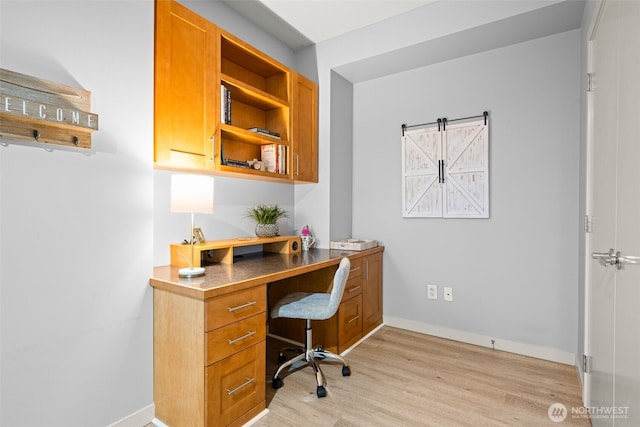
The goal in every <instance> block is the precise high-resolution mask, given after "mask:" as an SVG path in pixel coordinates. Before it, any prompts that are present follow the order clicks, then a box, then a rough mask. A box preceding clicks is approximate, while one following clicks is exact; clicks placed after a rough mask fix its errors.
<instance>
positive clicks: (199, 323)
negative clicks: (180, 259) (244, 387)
mask: <svg viewBox="0 0 640 427" xmlns="http://www.w3.org/2000/svg"><path fill="white" fill-rule="evenodd" d="M204 337H205V334H204V302H203V301H198V300H195V299H192V298H187V297H183V296H180V295H176V294H173V293H170V292H167V291H163V290H160V289H154V291H153V353H154V365H153V382H154V386H153V400H154V402H155V405H156V418H158V419H159V420H160V421H162V422H163V423H165V424H167V425H170V426H172V427H180V426H187V427H198V426H204V422H205V408H204V404H205V396H204V390H205V384H204V378H205V372H204V364H205V362H204V348H205V347H204Z"/></svg>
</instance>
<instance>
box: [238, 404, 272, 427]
mask: <svg viewBox="0 0 640 427" xmlns="http://www.w3.org/2000/svg"><path fill="white" fill-rule="evenodd" d="M268 413H269V410H268V409H267V408H265V409H264V411H262V412H260V413H259V414H258V415H256V416H255V417H253V418H251V419H250V420H249V421H247V422H246V423H244V424H243V425H242V427H249V426H252V425H254V424H255V423H256V421H258V420H259V419H260V418H262V417H264V416H265V415H267V414H268Z"/></svg>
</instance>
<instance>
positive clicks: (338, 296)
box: [271, 258, 351, 397]
mask: <svg viewBox="0 0 640 427" xmlns="http://www.w3.org/2000/svg"><path fill="white" fill-rule="evenodd" d="M350 269H351V263H350V262H349V259H348V258H342V260H341V261H340V265H339V267H338V270H337V271H336V274H335V275H334V276H333V289H332V291H331V293H306V292H295V293H292V294H289V295H287V296H285V297H283V298H282V299H280V300H279V301H278V302H277V303H276V304H275V306H274V307H273V309H272V310H271V317H272V318H274V319H275V318H278V317H286V318H290V319H305V320H306V328H305V331H306V339H305V341H306V342H305V348H300V349H294V350H296V351H298V352H300V354H298V355H297V356H295V357H293V358H291V359H289V360H286V358H285V356H284V351H287V350H290V349H283V350H282V351H281V352H280V356H279V359H278V362H279V363H280V365H279V366H278V369H277V370H276V373H275V374H274V376H273V381H272V383H271V385H272V386H273V388H274V389H278V388H280V387H282V386H283V385H284V383H283V382H282V379H281V378H280V373H281V372H282V371H283V370H284V369H286V368H288V367H290V366H291V365H293V364H295V363H296V362H302V361H306V364H307V365H311V367H313V371H314V372H315V374H316V381H317V383H318V387H317V389H316V394H317V395H318V397H325V396H326V395H327V391H326V389H325V388H324V385H325V381H324V375H323V374H322V371H321V370H320V367H319V366H318V364H317V363H316V361H321V360H333V361H337V362H340V363H342V375H343V376H345V377H348V376H349V375H351V370H350V369H349V365H348V364H347V362H346V361H345V360H344V359H343V358H342V356H339V355H337V354H334V353H332V352H330V351H326V350H325V349H324V348H322V346H318V347H316V348H313V337H312V332H311V321H312V320H325V319H329V318H330V317H332V316H333V315H334V314H335V313H336V311H338V306H339V305H340V301H341V300H342V293H343V292H344V288H345V284H346V283H347V278H348V277H349V270H350Z"/></svg>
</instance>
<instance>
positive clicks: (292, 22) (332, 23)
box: [219, 0, 585, 83]
mask: <svg viewBox="0 0 640 427" xmlns="http://www.w3.org/2000/svg"><path fill="white" fill-rule="evenodd" d="M219 1H222V2H223V3H224V4H226V5H227V6H228V7H230V8H232V9H234V10H235V11H236V12H237V13H239V14H240V15H242V16H244V17H245V18H246V19H248V20H250V21H251V22H253V23H254V24H255V25H256V26H258V27H260V28H262V29H263V30H265V31H266V32H267V33H269V34H271V35H272V36H274V37H275V38H277V39H279V40H280V41H282V42H283V43H284V44H285V45H287V46H289V47H290V48H291V49H292V50H294V51H297V50H299V49H302V48H304V47H307V46H310V45H313V44H317V43H321V42H324V41H327V40H330V39H332V38H335V37H339V36H341V35H343V34H346V33H349V32H352V31H357V30H360V31H359V32H362V31H367V29H366V28H365V27H367V26H369V25H374V24H378V25H381V26H384V25H385V24H384V23H383V21H386V23H389V22H392V21H394V20H395V21H396V22H399V21H397V19H403V18H407V17H416V16H417V17H425V18H427V20H428V21H430V22H431V24H430V25H431V27H433V26H434V22H435V23H436V25H435V26H437V27H441V28H445V29H448V28H449V27H450V26H449V25H448V24H447V23H446V22H444V21H443V22H439V21H438V20H437V19H436V20H435V21H434V19H433V18H432V19H428V18H429V15H430V14H433V13H435V14H437V13H439V12H442V11H443V10H450V9H452V8H454V9H456V10H459V9H460V8H461V7H462V8H463V10H465V11H467V14H468V15H467V16H466V18H469V17H470V16H476V14H478V15H483V14H484V11H483V10H484V9H487V8H490V9H491V10H493V11H494V12H495V10H496V8H498V9H500V10H501V11H502V12H504V13H502V16H504V18H501V19H494V20H493V21H490V20H489V21H487V20H485V21H483V20H482V17H479V19H478V21H477V22H478V23H479V24H478V25H475V27H467V29H466V30H453V28H452V31H449V32H447V31H448V30H445V31H443V32H442V35H441V36H439V37H436V38H433V39H429V38H426V37H423V38H422V40H421V41H418V42H416V43H413V44H409V45H405V46H404V47H398V48H397V49H390V50H388V51H387V52H385V53H379V52H378V53H377V54H373V55H371V56H369V57H366V56H363V57H362V58H361V59H359V60H356V61H354V62H351V63H348V64H344V65H341V66H339V67H338V68H336V69H335V70H336V71H337V72H338V73H340V74H341V75H342V76H343V77H344V78H346V79H347V80H349V81H351V82H352V83H356V82H359V81H365V80H369V79H373V78H377V77H381V76H383V75H388V74H393V73H397V72H401V71H405V70H409V69H413V68H417V67H422V66H427V65H431V64H435V63H437V62H442V61H446V60H450V59H453V58H455V57H460V56H465V55H471V54H474V53H478V52H482V51H486V50H490V49H495V48H499V47H504V46H508V45H511V44H516V43H521V42H524V41H527V40H532V39H536V38H539V37H545V36H548V35H551V34H557V33H561V32H564V31H569V30H574V29H577V28H580V25H581V22H582V14H583V9H584V4H585V0H492V1H490V0H466V2H467V3H466V4H465V3H464V1H462V0H219ZM456 2H461V3H456ZM460 4H462V6H460ZM418 8H420V10H417V9H418ZM514 10H516V11H517V13H516V12H514ZM399 15H403V17H402V18H401V17H400V16H399ZM450 16H451V13H449V17H450ZM393 18H395V19H393ZM409 20H412V19H407V21H409ZM412 21H415V20H412ZM421 22H422V21H421ZM483 22H484V23H483ZM440 24H441V25H440ZM453 24H456V22H455V21H454V22H452V25H453ZM387 27H389V26H387ZM453 27H455V25H453ZM390 28H393V27H392V26H391V27H390ZM456 28H457V27H456ZM430 29H431V28H430V27H429V26H425V27H424V31H429V30H430ZM365 47H366V46H365ZM374 51H375V50H374Z"/></svg>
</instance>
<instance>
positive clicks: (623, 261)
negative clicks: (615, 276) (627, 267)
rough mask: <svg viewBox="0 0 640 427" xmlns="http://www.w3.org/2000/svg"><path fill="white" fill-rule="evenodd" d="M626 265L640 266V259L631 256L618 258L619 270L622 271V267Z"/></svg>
mask: <svg viewBox="0 0 640 427" xmlns="http://www.w3.org/2000/svg"><path fill="white" fill-rule="evenodd" d="M618 253H619V252H618ZM624 264H640V257H638V256H631V255H627V256H619V257H618V270H622V266H623V265H624Z"/></svg>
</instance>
